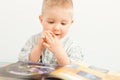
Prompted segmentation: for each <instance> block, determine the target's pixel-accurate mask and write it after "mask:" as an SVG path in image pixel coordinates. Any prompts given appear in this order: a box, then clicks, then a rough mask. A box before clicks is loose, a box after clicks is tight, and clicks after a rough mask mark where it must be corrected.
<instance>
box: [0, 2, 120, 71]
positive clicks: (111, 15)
mask: <svg viewBox="0 0 120 80" xmlns="http://www.w3.org/2000/svg"><path fill="white" fill-rule="evenodd" d="M73 1H74V14H75V15H74V19H75V21H74V24H73V25H72V27H71V29H70V34H71V35H72V36H73V38H75V39H77V40H79V41H80V45H81V47H82V48H83V53H84V55H85V62H86V63H87V64H90V65H94V66H97V67H100V68H105V69H110V70H113V71H120V62H119V61H120V0H73ZM41 4H42V0H0V62H15V61H17V59H18V54H19V52H20V50H21V48H22V47H23V45H24V44H25V42H26V41H27V40H28V38H29V37H30V36H31V35H33V34H36V33H39V32H40V31H41V24H40V22H39V19H38V16H39V15H40V11H41Z"/></svg>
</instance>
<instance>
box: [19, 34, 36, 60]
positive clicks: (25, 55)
mask: <svg viewBox="0 0 120 80" xmlns="http://www.w3.org/2000/svg"><path fill="white" fill-rule="evenodd" d="M37 41H38V37H37V36H32V37H31V38H30V39H29V40H28V41H27V42H26V43H25V45H24V46H23V48H22V49H21V51H20V53H19V57H18V60H19V61H29V55H30V53H31V51H32V49H33V48H34V46H35V45H36V44H37Z"/></svg>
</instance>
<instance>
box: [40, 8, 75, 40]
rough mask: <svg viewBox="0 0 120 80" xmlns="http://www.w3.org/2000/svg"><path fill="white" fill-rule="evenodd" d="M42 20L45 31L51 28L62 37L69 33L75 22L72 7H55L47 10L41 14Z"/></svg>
mask: <svg viewBox="0 0 120 80" xmlns="http://www.w3.org/2000/svg"><path fill="white" fill-rule="evenodd" d="M40 21H41V23H42V26H43V30H44V31H46V30H49V31H51V32H53V33H54V34H55V35H56V36H57V37H58V38H59V39H61V38H63V37H64V36H65V35H66V34H67V32H68V30H69V27H70V26H71V24H72V22H73V20H72V12H71V10H70V9H64V8H58V7H54V8H51V9H49V10H45V12H44V14H43V15H41V16H40Z"/></svg>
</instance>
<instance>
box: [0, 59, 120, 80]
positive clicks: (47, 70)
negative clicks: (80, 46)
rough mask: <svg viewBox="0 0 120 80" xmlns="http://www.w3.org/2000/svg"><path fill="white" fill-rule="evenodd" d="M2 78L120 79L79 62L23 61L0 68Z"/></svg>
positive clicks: (26, 79) (20, 79)
mask: <svg viewBox="0 0 120 80" xmlns="http://www.w3.org/2000/svg"><path fill="white" fill-rule="evenodd" d="M0 80H120V77H114V76H110V75H107V74H106V73H102V72H99V71H96V70H93V69H91V68H89V67H86V66H83V65H81V64H79V63H73V64H69V65H66V66H61V65H51V64H41V63H32V62H21V61H18V62H16V63H13V64H10V65H7V66H5V67H2V68H0Z"/></svg>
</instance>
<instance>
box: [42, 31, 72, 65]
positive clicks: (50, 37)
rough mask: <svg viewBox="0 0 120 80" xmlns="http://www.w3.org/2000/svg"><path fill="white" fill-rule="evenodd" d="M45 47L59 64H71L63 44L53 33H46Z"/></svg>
mask: <svg viewBox="0 0 120 80" xmlns="http://www.w3.org/2000/svg"><path fill="white" fill-rule="evenodd" d="M43 45H44V46H45V47H46V48H48V49H49V50H50V51H51V52H52V53H53V54H54V56H55V57H56V59H57V61H58V64H62V65H66V64H70V60H69V57H68V55H67V53H66V52H65V50H64V48H63V45H62V43H61V42H60V40H59V39H58V38H57V36H56V35H54V34H53V33H52V32H50V31H46V32H45V41H44V42H43Z"/></svg>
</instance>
